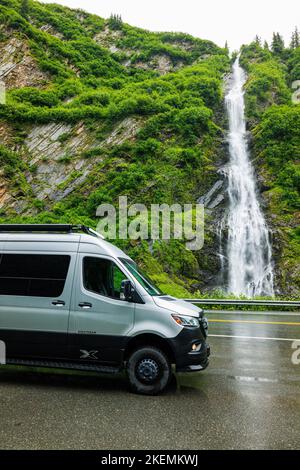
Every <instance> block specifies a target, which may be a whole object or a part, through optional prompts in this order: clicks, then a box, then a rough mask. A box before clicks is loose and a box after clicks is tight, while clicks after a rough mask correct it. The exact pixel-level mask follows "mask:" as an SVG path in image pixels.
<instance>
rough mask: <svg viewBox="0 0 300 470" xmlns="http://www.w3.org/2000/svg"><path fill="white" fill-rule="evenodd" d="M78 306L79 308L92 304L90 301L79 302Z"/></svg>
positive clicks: (88, 306)
mask: <svg viewBox="0 0 300 470" xmlns="http://www.w3.org/2000/svg"><path fill="white" fill-rule="evenodd" d="M78 306H79V307H81V308H92V306H93V305H92V304H91V303H90V302H80V304H78Z"/></svg>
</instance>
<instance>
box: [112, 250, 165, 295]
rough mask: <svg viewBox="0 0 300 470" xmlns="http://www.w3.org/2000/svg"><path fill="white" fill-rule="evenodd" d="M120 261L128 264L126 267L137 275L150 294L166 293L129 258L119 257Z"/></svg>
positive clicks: (137, 278)
mask: <svg viewBox="0 0 300 470" xmlns="http://www.w3.org/2000/svg"><path fill="white" fill-rule="evenodd" d="M119 259H120V261H122V263H123V264H124V266H126V268H127V269H128V270H129V271H130V272H131V274H132V275H133V276H134V277H135V279H136V280H137V281H138V282H139V283H140V284H141V285H142V286H143V287H144V289H146V291H147V292H148V294H150V295H152V296H158V295H164V294H163V292H162V291H161V290H160V289H159V288H158V287H156V286H155V285H154V284H153V282H152V281H151V279H150V278H149V277H148V276H147V274H145V273H144V272H143V271H142V270H141V269H140V268H139V267H138V265H137V264H136V263H135V262H134V261H132V260H130V259H127V258H119Z"/></svg>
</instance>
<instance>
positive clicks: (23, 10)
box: [20, 0, 29, 18]
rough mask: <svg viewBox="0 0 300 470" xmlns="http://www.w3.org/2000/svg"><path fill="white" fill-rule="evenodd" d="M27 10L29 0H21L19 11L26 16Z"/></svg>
mask: <svg viewBox="0 0 300 470" xmlns="http://www.w3.org/2000/svg"><path fill="white" fill-rule="evenodd" d="M28 12H29V1H28V0H22V1H21V9H20V13H21V15H22V16H23V17H24V18H27V17H28Z"/></svg>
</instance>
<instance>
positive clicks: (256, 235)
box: [225, 58, 274, 297]
mask: <svg viewBox="0 0 300 470" xmlns="http://www.w3.org/2000/svg"><path fill="white" fill-rule="evenodd" d="M245 82H246V75H245V73H244V71H243V69H242V68H241V67H240V64H239V58H237V59H236V61H235V63H234V65H233V76H232V81H231V84H230V88H229V91H228V93H227V95H226V98H225V102H226V107H227V112H228V117H229V153H230V161H229V166H228V170H227V171H228V195H229V214H228V218H227V226H228V242H227V259H228V290H229V291H230V292H232V293H234V294H236V295H241V294H244V295H246V296H247V297H253V296H255V295H268V296H273V295H274V288H273V280H274V279H273V278H274V274H273V266H272V248H271V243H270V233H269V230H268V227H267V225H266V222H265V219H264V215H263V213H262V210H261V208H260V205H259V202H258V198H257V190H256V182H255V175H254V170H253V167H252V164H251V162H250V158H249V150H248V144H247V136H246V123H245V113H244V111H245V110H244V107H245V104H244V92H243V86H244V84H245Z"/></svg>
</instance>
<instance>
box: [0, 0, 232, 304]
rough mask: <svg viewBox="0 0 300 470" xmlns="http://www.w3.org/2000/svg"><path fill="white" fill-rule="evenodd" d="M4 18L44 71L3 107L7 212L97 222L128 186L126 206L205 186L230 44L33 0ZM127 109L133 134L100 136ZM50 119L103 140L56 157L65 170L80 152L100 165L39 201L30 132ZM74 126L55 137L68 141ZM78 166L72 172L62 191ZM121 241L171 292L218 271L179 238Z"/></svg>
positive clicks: (2, 12)
mask: <svg viewBox="0 0 300 470" xmlns="http://www.w3.org/2000/svg"><path fill="white" fill-rule="evenodd" d="M0 24H1V25H2V28H1V34H2V36H1V39H2V41H3V43H4V44H5V42H6V41H9V40H10V39H11V37H17V38H19V39H20V38H21V39H22V40H23V41H24V42H25V43H26V44H27V45H28V47H29V48H30V54H31V55H32V57H33V58H34V60H35V62H36V64H37V66H38V68H39V70H41V71H42V72H44V73H45V80H44V81H43V82H41V84H40V86H38V87H36V86H25V87H21V88H15V87H11V88H10V90H9V92H8V94H7V104H6V105H5V106H1V105H0V119H1V120H2V122H5V123H7V125H9V126H11V128H12V129H13V137H12V140H11V145H10V146H9V148H8V147H7V146H6V147H4V146H2V147H1V148H0V158H1V161H2V162H3V164H4V176H5V178H6V181H7V184H9V187H10V191H11V192H12V193H13V196H14V197H15V198H16V199H17V200H18V201H23V203H25V206H24V205H23V206H22V207H23V209H22V211H21V213H20V210H19V209H18V207H17V208H16V207H15V206H14V205H12V206H11V207H10V206H9V207H5V209H3V211H2V217H3V218H2V220H8V219H9V220H11V221H16V222H20V221H33V222H58V221H59V222H70V221H71V222H74V223H79V222H80V223H86V224H89V225H91V226H93V227H95V226H96V224H97V218H96V208H97V206H98V205H99V204H101V203H103V202H110V203H114V204H117V201H118V197H119V196H120V195H127V196H128V200H129V204H131V203H133V202H140V203H145V204H147V205H149V204H151V203H167V204H173V203H176V202H178V203H181V204H184V203H191V202H195V201H196V200H197V198H198V197H199V196H200V195H201V194H203V193H204V192H205V191H206V190H208V189H209V187H210V185H211V184H212V183H213V182H214V181H215V179H216V166H215V165H216V163H217V160H218V152H219V148H220V144H221V141H222V137H223V133H222V129H221V128H220V123H219V122H218V119H217V117H216V116H217V115H218V113H220V110H221V109H222V106H223V103H222V100H223V91H222V84H223V75H224V74H225V73H226V72H228V71H229V67H230V63H229V58H228V53H227V51H226V50H224V49H221V48H219V47H217V46H216V45H215V44H213V43H211V42H210V41H204V40H200V39H196V38H193V37H191V36H189V35H185V34H174V33H170V34H169V33H161V34H157V33H151V32H148V31H144V30H141V29H138V28H133V27H131V26H129V25H127V24H124V23H123V22H122V19H121V18H120V17H118V16H112V17H111V18H109V19H108V20H103V19H101V18H98V17H96V16H93V15H89V14H87V13H85V12H83V11H80V10H70V9H68V8H65V7H61V6H59V5H55V4H53V5H52V4H51V5H44V4H40V3H38V2H35V1H31V0H29V1H27V2H21V1H18V0H3V1H2V2H1V6H0ZM112 44H113V46H114V52H113V53H112V52H111V50H110V48H111V45H112ZM161 56H163V57H164V58H165V61H166V62H167V64H168V69H167V70H164V71H163V74H162V72H161V71H160V69H159V65H158V66H156V65H157V64H158V63H159V58H160V57H161ZM128 61H130V63H126V62H128ZM126 118H134V119H136V120H137V122H138V123H139V132H138V133H137V134H136V136H135V137H134V138H128V139H125V140H123V141H122V142H120V143H118V144H113V145H109V146H107V145H103V143H102V142H103V141H105V139H106V138H107V137H109V136H110V135H111V133H112V132H113V131H114V129H115V128H116V126H117V125H118V124H119V123H122V122H123V120H124V119H126ZM51 122H57V123H67V124H70V125H71V126H74V129H75V128H76V126H77V125H78V123H80V124H81V125H82V124H83V125H84V126H85V129H86V130H88V132H89V135H90V137H89V138H90V141H91V143H94V142H95V141H97V142H99V144H97V145H91V146H90V148H84V149H81V148H80V147H79V148H78V150H77V152H78V154H77V155H75V154H74V155H73V154H70V155H66V156H65V157H64V158H62V159H61V160H60V162H61V163H60V164H61V167H62V173H63V172H64V171H66V170H65V167H64V165H68V164H70V162H72V159H74V158H84V159H87V160H88V162H89V163H92V167H91V170H90V172H89V174H88V175H87V176H86V178H85V180H84V181H83V182H82V184H79V185H77V186H75V187H74V190H73V191H72V192H71V193H70V194H68V195H67V196H66V197H65V198H63V199H62V200H60V201H59V202H55V201H53V200H49V199H47V198H43V199H42V200H36V199H35V195H34V191H33V190H32V186H31V185H30V184H29V183H28V180H31V181H32V180H33V183H34V181H35V172H37V171H38V168H37V166H36V165H30V159H31V155H30V152H29V151H28V147H27V146H26V145H25V139H26V136H27V134H28V132H30V130H31V129H32V128H33V126H36V125H39V124H47V123H51ZM72 132H73V131H72V130H71V132H70V133H65V134H63V135H61V136H60V137H59V142H60V143H61V144H64V143H66V142H68V139H70V138H71V137H72ZM45 158H46V157H45ZM47 164H48V165H51V164H52V163H51V160H48V161H47ZM66 168H67V167H66ZM20 175H21V176H20ZM25 175H26V178H25ZM81 175H82V173H81V172H80V170H76V171H72V172H71V173H70V174H69V175H68V177H67V178H66V179H65V180H64V181H63V182H62V183H60V184H59V185H58V189H60V190H63V189H66V188H67V187H68V186H69V185H71V184H72V183H73V181H74V180H75V179H76V178H79V177H80V176H81ZM118 243H119V245H120V246H122V247H123V248H124V249H125V250H127V251H129V252H130V254H131V255H132V256H133V257H134V258H135V259H136V260H137V261H138V262H139V263H140V264H142V265H143V267H144V268H146V269H147V271H148V272H149V273H150V274H151V275H152V277H153V278H154V280H155V281H156V282H157V283H158V284H159V285H160V287H161V288H162V289H163V290H164V291H166V292H168V293H172V294H174V295H177V296H187V297H189V296H190V295H191V292H192V291H197V290H198V288H199V277H200V276H199V273H200V270H201V269H208V270H209V269H210V267H209V264H210V263H209V258H208V253H200V254H198V255H197V254H195V253H193V252H191V251H188V250H186V249H185V245H184V244H183V243H182V242H179V241H171V242H170V243H166V242H155V243H153V244H151V242H150V240H149V242H147V241H144V242H140V241H136V242H131V243H130V244H128V243H127V242H126V243H125V242H122V241H121V240H119V241H118ZM211 244H212V240H211V239H210V236H209V235H208V236H207V240H206V246H208V247H210V249H211ZM197 295H199V293H198V292H197Z"/></svg>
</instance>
